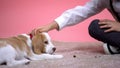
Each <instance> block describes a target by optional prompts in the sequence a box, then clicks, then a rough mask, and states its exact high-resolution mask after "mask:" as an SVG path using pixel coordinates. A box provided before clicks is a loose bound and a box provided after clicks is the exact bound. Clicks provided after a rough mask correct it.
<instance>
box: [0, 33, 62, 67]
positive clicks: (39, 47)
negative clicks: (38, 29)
mask: <svg viewBox="0 0 120 68" xmlns="http://www.w3.org/2000/svg"><path fill="white" fill-rule="evenodd" d="M55 50H56V48H55V46H54V45H53V44H52V42H51V38H50V36H49V35H48V33H46V32H43V33H36V34H33V31H32V32H31V33H30V34H21V35H18V36H14V37H9V38H0V64H2V63H6V65H7V66H15V65H19V64H27V63H29V62H30V61H32V60H44V59H59V58H62V57H63V56H62V55H53V53H54V52H55Z"/></svg>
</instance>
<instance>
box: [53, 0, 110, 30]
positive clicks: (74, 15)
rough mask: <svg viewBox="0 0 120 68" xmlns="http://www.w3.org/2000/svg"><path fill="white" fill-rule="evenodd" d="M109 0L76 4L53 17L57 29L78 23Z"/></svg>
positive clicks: (93, 0)
mask: <svg viewBox="0 0 120 68" xmlns="http://www.w3.org/2000/svg"><path fill="white" fill-rule="evenodd" d="M107 3H109V0H91V1H90V2H88V3H86V4H85V5H84V6H77V7H75V8H73V9H69V10H67V11H65V12H64V13H63V14H62V15H61V16H59V17H58V18H56V19H55V21H56V22H57V24H58V25H59V30H61V29H62V28H64V27H66V26H71V25H75V24H78V23H80V22H81V21H83V20H85V19H87V18H89V17H90V16H93V15H95V14H97V13H99V12H101V11H102V10H103V9H105V8H106V7H107V6H108V4H107Z"/></svg>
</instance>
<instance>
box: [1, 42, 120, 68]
mask: <svg viewBox="0 0 120 68" xmlns="http://www.w3.org/2000/svg"><path fill="white" fill-rule="evenodd" d="M54 44H55V46H56V47H57V50H56V52H55V54H62V55H64V58H62V59H56V60H41V61H32V62H31V63H30V64H28V65H18V66H14V67H7V66H5V65H1V66H0V68H120V66H119V65H120V55H106V54H104V52H103V48H102V43H101V42H57V41H54Z"/></svg>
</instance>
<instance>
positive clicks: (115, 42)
mask: <svg viewBox="0 0 120 68" xmlns="http://www.w3.org/2000/svg"><path fill="white" fill-rule="evenodd" d="M98 22H99V20H93V21H92V22H91V24H90V25H89V27H88V30H89V34H90V36H92V37H93V38H95V39H97V40H99V41H102V42H104V43H108V44H110V45H112V46H115V47H120V32H108V33H105V32H104V30H105V29H101V28H100V27H99V24H98Z"/></svg>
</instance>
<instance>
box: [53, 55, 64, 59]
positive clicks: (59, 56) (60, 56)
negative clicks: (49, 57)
mask: <svg viewBox="0 0 120 68" xmlns="http://www.w3.org/2000/svg"><path fill="white" fill-rule="evenodd" d="M54 57H55V58H56V59H60V58H63V55H54Z"/></svg>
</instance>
